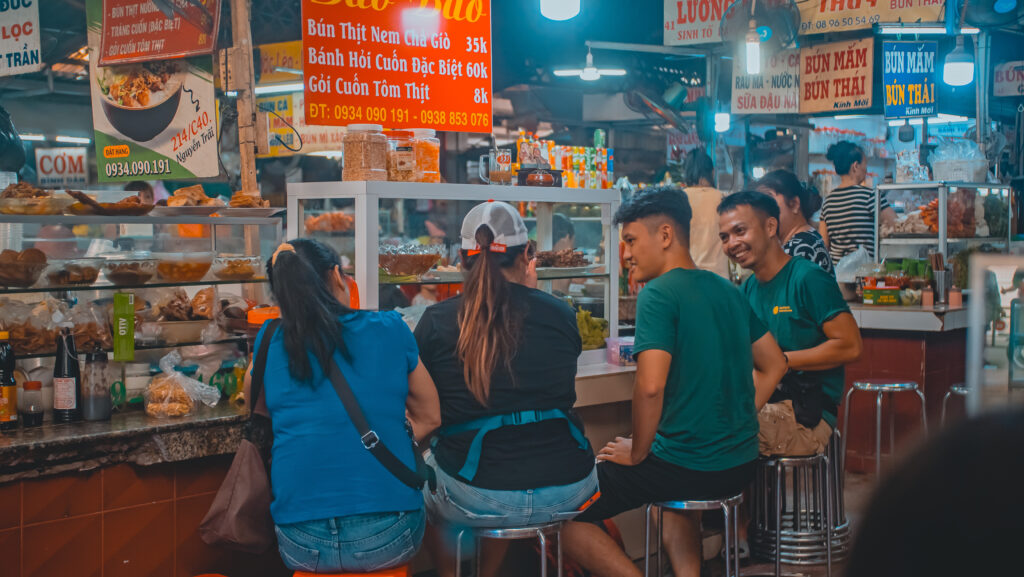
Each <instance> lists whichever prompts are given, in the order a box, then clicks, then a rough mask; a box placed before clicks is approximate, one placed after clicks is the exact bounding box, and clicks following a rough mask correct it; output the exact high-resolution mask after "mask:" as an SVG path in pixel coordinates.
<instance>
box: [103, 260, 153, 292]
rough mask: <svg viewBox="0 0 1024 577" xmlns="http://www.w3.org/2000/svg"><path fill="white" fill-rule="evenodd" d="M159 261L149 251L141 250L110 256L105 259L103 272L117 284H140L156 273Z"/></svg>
mask: <svg viewBox="0 0 1024 577" xmlns="http://www.w3.org/2000/svg"><path fill="white" fill-rule="evenodd" d="M156 264H157V261H156V260H155V259H154V258H152V257H151V256H150V255H149V253H147V252H143V251H139V252H137V253H128V254H124V255H117V256H110V257H107V258H106V259H105V260H104V261H103V274H104V276H106V277H107V280H108V281H110V283H111V284H113V285H116V286H138V285H143V284H146V283H147V282H149V280H150V279H152V278H153V276H154V275H155V274H156Z"/></svg>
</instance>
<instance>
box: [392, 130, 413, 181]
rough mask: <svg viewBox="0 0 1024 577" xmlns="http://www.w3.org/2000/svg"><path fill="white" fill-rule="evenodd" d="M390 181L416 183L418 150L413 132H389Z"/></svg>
mask: <svg viewBox="0 0 1024 577" xmlns="http://www.w3.org/2000/svg"><path fill="white" fill-rule="evenodd" d="M387 137H388V180H390V181H392V182H416V181H417V175H416V150H415V149H414V144H415V139H414V137H413V133H412V131H409V130H392V131H390V132H388V134H387Z"/></svg>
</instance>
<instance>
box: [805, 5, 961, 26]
mask: <svg viewBox="0 0 1024 577" xmlns="http://www.w3.org/2000/svg"><path fill="white" fill-rule="evenodd" d="M796 5H797V6H798V7H799V9H800V34H825V33H827V32H841V31H844V30H860V29H864V28H871V27H872V26H874V25H875V24H879V23H896V22H943V21H944V20H945V10H946V0H806V1H802V2H797V3H796Z"/></svg>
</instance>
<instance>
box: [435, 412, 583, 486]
mask: <svg viewBox="0 0 1024 577" xmlns="http://www.w3.org/2000/svg"><path fill="white" fill-rule="evenodd" d="M554 419H564V420H565V421H566V422H567V423H569V432H570V433H572V437H573V439H576V442H577V443H579V447H580V449H581V450H583V451H586V450H587V448H588V447H590V444H589V442H588V441H587V438H586V437H585V436H584V435H583V431H582V430H580V428H579V427H578V426H577V425H576V423H575V422H574V421H573V420H572V419H570V418H569V413H568V412H566V411H565V410H563V409H549V410H546V411H517V412H515V413H507V414H504V415H494V416H491V417H481V418H479V419H474V420H472V421H467V422H465V423H458V424H453V425H446V426H444V427H441V428H440V429H438V431H437V436H436V437H434V441H433V444H435V445H436V443H437V439H438V438H439V437H446V436H449V435H457V434H459V433H465V432H467V431H476V436H475V437H473V442H472V443H471V444H470V445H469V451H467V452H466V462H465V464H464V465H463V466H462V469H460V470H459V476H460V477H462V478H463V479H468V480H470V481H472V480H473V478H474V477H476V472H477V469H478V468H479V467H480V453H481V452H482V451H483V446H484V437H486V436H487V433H490V432H491V431H493V430H495V429H500V428H502V427H509V426H517V425H529V424H531V423H539V422H541V421H551V420H554Z"/></svg>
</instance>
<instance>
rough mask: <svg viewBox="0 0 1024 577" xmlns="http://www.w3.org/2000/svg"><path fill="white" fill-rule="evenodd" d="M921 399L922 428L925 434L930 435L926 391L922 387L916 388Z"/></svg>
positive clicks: (915, 390)
mask: <svg viewBox="0 0 1024 577" xmlns="http://www.w3.org/2000/svg"><path fill="white" fill-rule="evenodd" d="M914 392H915V393H917V396H918V398H919V399H921V430H922V431H924V436H925V437H927V436H928V413H927V412H926V411H925V402H924V393H922V392H921V389H914Z"/></svg>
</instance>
